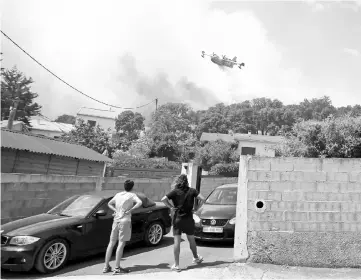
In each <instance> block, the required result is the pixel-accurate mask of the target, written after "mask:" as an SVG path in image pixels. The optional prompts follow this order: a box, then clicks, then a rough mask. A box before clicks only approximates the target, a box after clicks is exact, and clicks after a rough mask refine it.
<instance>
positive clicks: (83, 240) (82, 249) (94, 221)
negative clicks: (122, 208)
mask: <svg viewBox="0 0 361 280" xmlns="http://www.w3.org/2000/svg"><path fill="white" fill-rule="evenodd" d="M115 194H116V191H100V192H93V193H89V194H84V195H75V196H72V197H71V198H69V199H67V200H65V201H63V202H62V203H60V204H58V205H57V206H55V207H54V208H53V209H51V210H50V211H48V212H47V213H44V214H40V215H36V216H31V217H28V218H24V219H21V220H16V221H13V222H10V223H7V224H5V225H3V226H2V229H1V267H2V269H8V270H12V271H28V270H30V269H32V268H33V267H35V268H36V269H37V270H38V271H39V272H41V273H52V272H55V271H57V270H59V269H61V268H62V267H64V265H65V264H66V262H67V261H68V260H70V259H74V258H77V257H80V256H89V255H92V254H97V253H99V252H105V250H106V247H107V245H108V242H109V236H110V231H111V227H112V222H113V211H111V210H110V209H109V207H108V205H107V204H108V202H109V200H110V199H111V198H112V197H113V196H114V195H115ZM137 195H138V197H139V198H140V199H141V200H142V202H143V205H142V207H140V208H138V209H136V210H135V211H134V213H133V215H132V238H131V241H130V242H129V243H135V242H138V241H145V243H146V244H147V245H149V246H156V245H158V244H159V243H160V242H161V240H162V238H163V235H166V234H168V233H169V231H170V229H171V216H170V210H169V208H167V207H166V206H164V204H163V203H160V202H153V201H151V200H150V199H149V198H147V197H146V196H145V195H144V194H142V193H137ZM129 243H128V244H129Z"/></svg>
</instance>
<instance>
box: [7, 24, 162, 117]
mask: <svg viewBox="0 0 361 280" xmlns="http://www.w3.org/2000/svg"><path fill="white" fill-rule="evenodd" d="M0 31H1V33H2V34H3V35H4V36H5V37H6V38H7V39H9V40H10V41H11V42H12V43H13V44H14V45H15V46H17V47H18V48H19V49H20V50H22V51H23V52H24V53H25V54H26V55H27V56H29V57H30V58H31V59H32V60H34V61H35V62H36V63H37V64H39V65H40V66H41V67H43V68H44V69H45V70H46V71H48V72H49V73H50V74H51V75H53V76H54V77H56V78H57V79H58V80H60V81H61V82H63V83H64V84H66V85H67V86H69V87H70V88H72V89H73V90H75V91H77V92H79V93H80V94H82V95H84V96H86V97H88V98H90V99H92V100H93V101H96V102H98V103H101V104H103V105H106V106H110V107H113V108H118V109H125V110H131V109H139V108H142V107H145V106H147V105H149V104H151V103H153V102H155V101H156V99H154V100H152V101H151V102H149V103H147V104H144V105H141V106H138V107H133V108H124V107H119V106H114V105H110V104H108V103H105V102H103V101H100V100H97V99H95V98H93V97H91V96H89V95H87V94H85V93H84V92H82V91H80V90H78V89H77V88H75V87H73V86H72V85H70V84H69V83H67V82H66V81H64V80H63V79H62V78H60V77H59V76H57V75H56V74H54V73H53V72H52V71H51V70H49V69H48V68H46V67H45V66H44V65H43V64H41V63H40V62H39V61H37V60H36V59H35V58H34V57H33V56H31V55H30V54H29V53H27V52H26V51H25V50H24V49H23V48H22V47H20V46H19V45H18V44H17V43H15V42H14V41H13V40H12V39H11V38H10V37H9V36H8V35H6V34H5V33H4V32H3V31H2V30H0Z"/></svg>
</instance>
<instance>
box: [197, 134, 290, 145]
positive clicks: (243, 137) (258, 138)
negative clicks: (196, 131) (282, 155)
mask: <svg viewBox="0 0 361 280" xmlns="http://www.w3.org/2000/svg"><path fill="white" fill-rule="evenodd" d="M282 139H283V138H282V137H281V136H269V135H259V134H241V133H235V134H233V135H231V134H222V133H207V132H203V133H202V136H201V141H216V140H223V141H225V142H232V141H234V140H238V141H250V142H265V143H272V144H277V143H280V142H281V141H282Z"/></svg>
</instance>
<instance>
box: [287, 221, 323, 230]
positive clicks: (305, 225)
mask: <svg viewBox="0 0 361 280" xmlns="http://www.w3.org/2000/svg"><path fill="white" fill-rule="evenodd" d="M293 228H294V231H296V232H307V231H309V232H317V231H319V223H311V222H294V223H293Z"/></svg>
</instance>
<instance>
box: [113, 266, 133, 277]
mask: <svg viewBox="0 0 361 280" xmlns="http://www.w3.org/2000/svg"><path fill="white" fill-rule="evenodd" d="M129 272H130V270H129V269H126V268H123V267H116V268H115V269H114V272H113V275H118V274H124V273H129Z"/></svg>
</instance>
